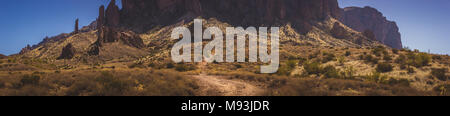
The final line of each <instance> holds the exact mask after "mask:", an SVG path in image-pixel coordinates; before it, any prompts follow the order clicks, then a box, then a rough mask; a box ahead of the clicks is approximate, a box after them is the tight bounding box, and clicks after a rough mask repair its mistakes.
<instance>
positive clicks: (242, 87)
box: [192, 63, 263, 96]
mask: <svg viewBox="0 0 450 116" xmlns="http://www.w3.org/2000/svg"><path fill="white" fill-rule="evenodd" d="M206 65H207V64H206V63H202V64H201V65H200V68H201V69H203V68H205V67H206ZM192 77H193V78H195V79H197V80H198V83H199V85H200V91H198V92H199V93H198V94H199V95H200V96H258V95H261V93H262V92H263V89H262V88H259V87H257V86H255V85H252V84H250V83H246V82H244V81H239V80H230V79H228V78H227V77H225V76H213V75H207V74H206V73H204V72H202V74H200V75H193V76H192Z"/></svg>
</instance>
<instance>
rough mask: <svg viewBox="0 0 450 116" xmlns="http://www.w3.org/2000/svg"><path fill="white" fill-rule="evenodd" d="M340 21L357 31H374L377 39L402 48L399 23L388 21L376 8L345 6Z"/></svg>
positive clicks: (393, 46)
mask: <svg viewBox="0 0 450 116" xmlns="http://www.w3.org/2000/svg"><path fill="white" fill-rule="evenodd" d="M340 21H341V22H342V23H344V24H345V25H347V26H349V27H350V28H353V29H354V30H356V31H360V32H369V31H372V32H373V35H374V36H375V38H376V40H378V41H380V42H381V43H383V44H385V45H387V46H390V47H392V48H402V41H401V36H400V32H399V29H398V27H397V24H396V23H395V22H392V21H388V20H387V19H386V17H384V16H383V14H382V13H380V12H379V11H378V10H376V9H374V8H371V7H364V8H358V7H348V8H344V9H343V11H342V17H341V18H340Z"/></svg>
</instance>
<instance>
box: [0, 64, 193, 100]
mask: <svg viewBox="0 0 450 116" xmlns="http://www.w3.org/2000/svg"><path fill="white" fill-rule="evenodd" d="M0 78H1V79H0V95H1V96H135V95H137V96H195V90H196V89H198V88H199V87H198V85H197V83H196V82H195V81H194V80H191V79H189V78H187V77H185V76H183V75H182V74H179V73H176V72H175V71H173V70H139V71H137V70H114V71H81V72H60V73H47V74H24V75H21V74H16V75H12V76H9V77H0Z"/></svg>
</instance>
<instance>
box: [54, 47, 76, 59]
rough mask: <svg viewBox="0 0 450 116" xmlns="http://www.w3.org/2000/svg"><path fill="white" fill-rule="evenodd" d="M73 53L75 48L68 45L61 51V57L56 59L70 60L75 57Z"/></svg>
mask: <svg viewBox="0 0 450 116" xmlns="http://www.w3.org/2000/svg"><path fill="white" fill-rule="evenodd" d="M75 52H76V51H75V48H74V47H73V46H72V44H71V43H69V44H67V45H66V46H65V47H64V48H63V49H62V52H61V55H60V56H59V57H58V59H72V58H73V57H74V56H75Z"/></svg>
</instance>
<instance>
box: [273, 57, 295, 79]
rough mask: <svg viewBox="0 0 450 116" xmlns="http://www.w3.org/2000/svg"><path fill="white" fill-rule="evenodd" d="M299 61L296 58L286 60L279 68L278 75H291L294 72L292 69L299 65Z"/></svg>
mask: <svg viewBox="0 0 450 116" xmlns="http://www.w3.org/2000/svg"><path fill="white" fill-rule="evenodd" d="M297 62H298V61H296V60H288V61H286V63H285V64H283V65H281V66H280V68H279V69H278V72H277V74H278V75H286V76H289V75H290V74H291V72H292V70H294V69H295V68H296V67H297V64H298V63H297Z"/></svg>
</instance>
